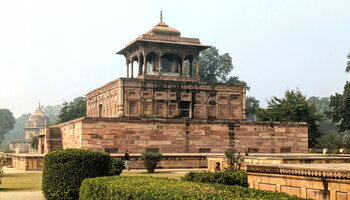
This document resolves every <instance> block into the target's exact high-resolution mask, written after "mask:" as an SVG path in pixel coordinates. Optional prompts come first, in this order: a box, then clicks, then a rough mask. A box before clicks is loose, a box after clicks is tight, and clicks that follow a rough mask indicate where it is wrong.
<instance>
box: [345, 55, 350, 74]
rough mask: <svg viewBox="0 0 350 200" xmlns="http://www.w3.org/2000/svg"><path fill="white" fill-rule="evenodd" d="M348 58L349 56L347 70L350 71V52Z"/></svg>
mask: <svg viewBox="0 0 350 200" xmlns="http://www.w3.org/2000/svg"><path fill="white" fill-rule="evenodd" d="M347 58H348V61H347V62H346V68H345V71H346V72H350V53H349V54H348V56H347Z"/></svg>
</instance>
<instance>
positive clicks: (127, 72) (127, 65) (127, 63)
mask: <svg viewBox="0 0 350 200" xmlns="http://www.w3.org/2000/svg"><path fill="white" fill-rule="evenodd" d="M126 78H129V61H128V59H126Z"/></svg>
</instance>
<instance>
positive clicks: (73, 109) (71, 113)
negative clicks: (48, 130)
mask: <svg viewBox="0 0 350 200" xmlns="http://www.w3.org/2000/svg"><path fill="white" fill-rule="evenodd" d="M62 106H63V107H62V109H61V112H60V114H59V116H58V117H57V123H63V122H67V121H69V120H73V119H77V118H79V117H84V116H86V98H85V97H77V98H75V99H74V100H73V101H72V102H69V103H68V102H64V103H63V104H62Z"/></svg>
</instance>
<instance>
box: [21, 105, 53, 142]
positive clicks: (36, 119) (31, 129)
mask: <svg viewBox="0 0 350 200" xmlns="http://www.w3.org/2000/svg"><path fill="white" fill-rule="evenodd" d="M49 125H50V119H49V117H48V116H47V115H46V114H45V113H44V111H42V110H41V108H40V104H39V107H38V108H37V109H36V110H35V111H34V113H33V114H32V115H31V116H30V117H29V119H28V121H27V123H26V127H25V139H30V138H31V137H32V136H36V135H38V134H39V130H40V128H44V127H46V126H49Z"/></svg>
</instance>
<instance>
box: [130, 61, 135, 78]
mask: <svg viewBox="0 0 350 200" xmlns="http://www.w3.org/2000/svg"><path fill="white" fill-rule="evenodd" d="M131 78H134V61H133V60H131Z"/></svg>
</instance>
